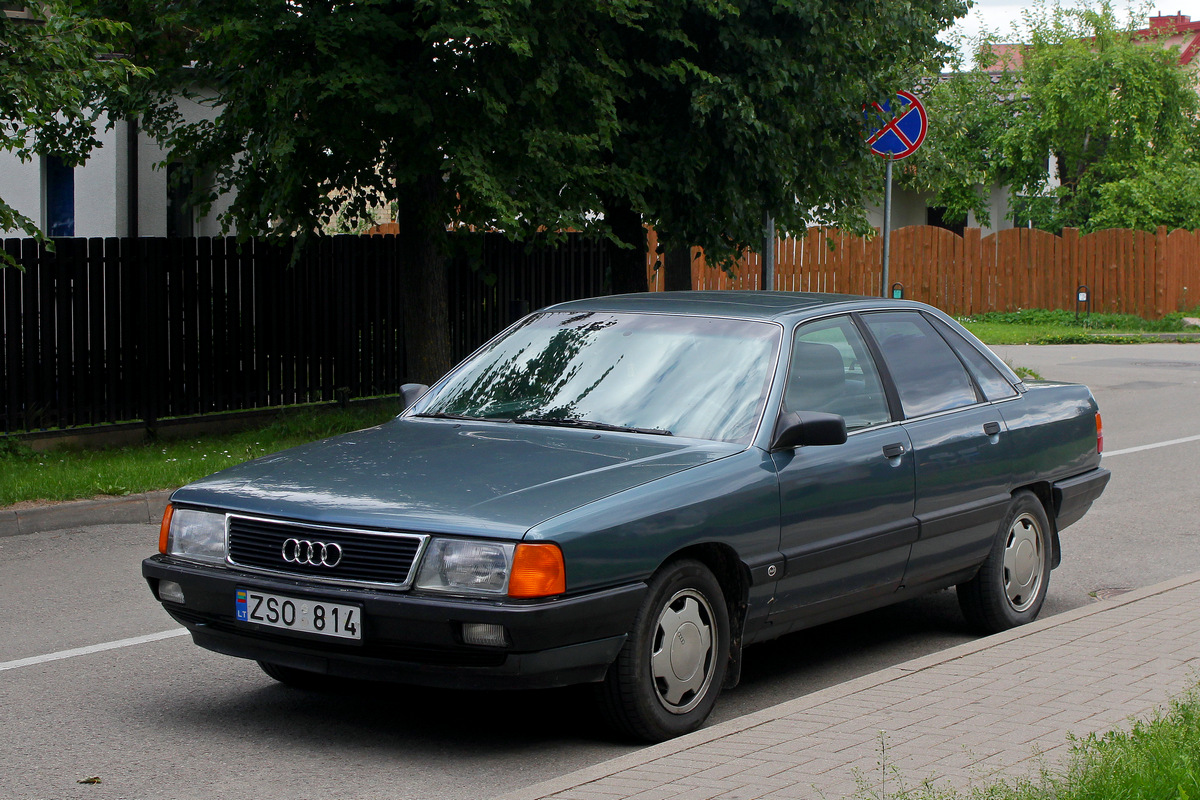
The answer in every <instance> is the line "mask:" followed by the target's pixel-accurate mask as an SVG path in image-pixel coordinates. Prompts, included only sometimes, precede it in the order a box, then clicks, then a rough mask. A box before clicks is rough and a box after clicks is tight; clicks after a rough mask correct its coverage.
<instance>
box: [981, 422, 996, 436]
mask: <svg viewBox="0 0 1200 800" xmlns="http://www.w3.org/2000/svg"><path fill="white" fill-rule="evenodd" d="M983 432H984V433H986V434H987V435H988V436H996V435H997V434H999V433H1000V423H999V422H988V423H985V424H984V426H983Z"/></svg>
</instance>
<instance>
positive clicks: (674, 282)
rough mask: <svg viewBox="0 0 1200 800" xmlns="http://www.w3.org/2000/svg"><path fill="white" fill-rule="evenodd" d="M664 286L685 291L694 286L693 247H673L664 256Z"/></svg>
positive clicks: (676, 290)
mask: <svg viewBox="0 0 1200 800" xmlns="http://www.w3.org/2000/svg"><path fill="white" fill-rule="evenodd" d="M663 288H664V289H666V290H667V291H668V292H685V291H687V290H689V289H691V288H692V248H690V247H673V248H670V249H668V250H667V253H666V255H664V256H663Z"/></svg>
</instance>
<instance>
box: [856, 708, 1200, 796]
mask: <svg viewBox="0 0 1200 800" xmlns="http://www.w3.org/2000/svg"><path fill="white" fill-rule="evenodd" d="M892 767H893V765H889V764H886V763H885V764H884V768H885V770H888V771H889V772H890V773H891V774H890V775H889V777H888V780H887V783H886V785H885V787H884V791H882V792H880V791H875V790H874V789H873V788H871V787H869V786H866V785H865V784H864V782H863V781H862V779H861V777H860V786H859V791H858V793H857V794H856V795H855V796H856V797H858V798H871V799H872V800H884V799H885V798H886V800H1197V798H1200V694H1198V693H1197V689H1196V688H1195V687H1193V688H1192V689H1191V690H1189V691H1188V692H1186V693H1185V694H1183V695H1182V696H1181V697H1178V698H1176V699H1174V700H1172V701H1171V702H1170V704H1169V705H1168V707H1167V708H1166V709H1160V710H1159V711H1157V712H1156V713H1155V714H1154V715H1153V716H1151V717H1150V718H1149V719H1145V720H1137V721H1134V722H1133V723H1132V724H1131V726H1130V727H1129V729H1128V730H1114V731H1109V732H1107V733H1103V734H1091V735H1089V736H1086V737H1083V738H1073V739H1072V744H1071V753H1070V756H1069V757H1068V758H1067V761H1066V763H1065V765H1064V766H1062V767H1061V768H1059V769H1049V768H1045V769H1043V770H1042V771H1041V773H1040V774H1039V775H1038V776H1037V777H1032V778H1019V779H1013V780H997V781H994V782H990V783H986V784H983V785H980V786H976V787H973V788H971V789H970V790H965V791H958V790H954V789H946V788H938V787H935V786H933V785H930V783H928V782H927V783H924V784H922V785H920V786H917V787H914V788H905V787H904V786H902V785H901V786H896V784H897V783H898V781H899V778H898V776H897V775H896V774H895V773H896V771H895V770H894V769H893V768H892ZM893 786H896V788H894V789H893V788H892V787H893Z"/></svg>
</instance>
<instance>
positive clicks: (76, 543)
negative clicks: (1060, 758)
mask: <svg viewBox="0 0 1200 800" xmlns="http://www.w3.org/2000/svg"><path fill="white" fill-rule="evenodd" d="M997 351H998V352H1000V354H1001V356H1002V357H1004V358H1005V359H1006V360H1008V361H1010V363H1014V364H1017V365H1021V366H1027V367H1031V368H1033V369H1036V370H1037V371H1038V372H1040V373H1041V374H1042V375H1043V376H1045V377H1046V378H1050V379H1062V380H1072V381H1083V382H1085V383H1088V384H1089V385H1090V386H1091V387H1092V388H1093V391H1094V392H1095V394H1096V396H1097V398H1098V399H1099V401H1100V404H1101V408H1102V411H1103V414H1104V421H1105V436H1106V441H1105V444H1106V458H1105V465H1106V466H1107V467H1108V468H1109V469H1111V470H1112V472H1113V480H1112V482H1111V483H1110V485H1109V488H1108V491H1107V492H1106V494H1105V495H1104V496H1103V497H1102V498H1101V499H1100V501H1099V502H1098V503H1097V504H1096V505H1095V507H1094V508H1093V509H1092V511H1091V513H1090V514H1089V515H1088V516H1087V517H1085V518H1084V520H1083V521H1081V522H1079V523H1078V524H1076V525H1075V526H1072V527H1071V528H1068V529H1067V530H1066V531H1064V532H1063V536H1062V538H1063V550H1064V561H1063V566H1062V567H1061V568H1060V569H1058V570H1056V571H1055V572H1054V575H1053V578H1052V580H1051V584H1050V596H1049V599H1048V601H1047V605H1046V608H1045V610H1044V611H1043V614H1054V613H1060V612H1062V611H1065V610H1067V609H1071V608H1075V607H1077V606H1080V605H1084V604H1086V603H1089V602H1093V599H1092V596H1091V595H1092V594H1093V593H1099V594H1101V595H1103V594H1106V593H1108V592H1111V591H1117V590H1121V589H1125V588H1132V587H1138V586H1144V585H1148V584H1152V583H1155V582H1158V581H1161V580H1164V579H1166V578H1170V577H1174V576H1177V575H1182V574H1186V573H1191V572H1196V571H1200V546H1198V545H1200V541H1198V538H1200V526H1197V524H1196V519H1195V515H1196V512H1197V509H1200V481H1197V480H1196V477H1195V476H1197V475H1198V474H1200V402H1198V394H1200V345H1178V344H1162V345H1142V346H1136V347H1134V346H1097V345H1088V346H1063V347H1044V348H1034V347H1009V348H997ZM1180 439H1183V440H1185V441H1182V442H1176V443H1174V444H1165V445H1163V444H1162V443H1164V442H1172V441H1175V440H1180ZM1153 445H1162V446H1153ZM1147 446H1151V447H1147ZM1143 447H1147V449H1137V448H1143ZM156 541H157V528H156V526H153V525H121V526H114V525H108V526H95V527H90V528H83V529H75V530H65V531H55V532H48V533H41V534H32V535H28V536H18V537H11V538H6V539H0V724H2V726H3V727H2V730H0V798H6V799H7V798H13V799H14V800H15V799H16V798H39V800H41V799H44V798H78V797H83V798H89V799H90V800H108V799H109V798H160V797H161V798H193V797H194V798H214V797H219V798H229V799H230V800H233V799H234V798H255V800H271V799H272V798H338V799H339V800H342V799H344V798H394V799H397V800H401V799H403V798H437V799H438V800H440V799H442V798H446V799H447V800H453V799H456V798H472V799H473V800H474V799H476V798H486V797H491V796H495V795H498V794H501V793H504V792H506V791H511V790H513V789H516V788H519V787H521V786H525V785H528V784H531V783H535V782H538V781H541V780H545V779H547V778H550V777H553V776H555V775H558V774H561V773H563V772H567V771H569V770H573V769H577V768H580V767H584V766H587V765H589V764H593V763H596V762H598V761H601V760H604V759H607V758H611V757H614V756H617V755H620V754H622V753H625V752H628V751H629V750H631V749H632V747H631V746H630V745H629V744H628V743H625V742H621V741H619V740H614V739H613V738H611V737H609V736H608V734H606V733H605V732H604V731H602V730H601V729H599V728H598V727H597V726H596V725H595V724H594V723H593V722H592V720H591V716H590V708H589V704H588V703H589V699H588V695H587V692H586V691H584V690H578V689H573V690H562V691H551V692H537V693H470V692H449V691H434V690H429V689H411V688H407V687H387V686H383V687H378V686H373V687H367V688H358V689H351V690H346V691H341V692H336V693H306V692H301V691H296V690H292V689H288V688H285V687H283V686H280V685H277V684H275V683H274V682H273V681H271V680H270V679H269V678H267V677H266V676H265V675H263V674H261V673H260V672H259V671H258V668H257V667H256V666H255V665H254V664H253V663H251V662H248V661H240V660H237V659H231V658H225V657H222V656H218V655H216V654H213V653H209V652H207V651H204V650H201V649H199V648H197V647H195V646H194V645H192V644H191V641H190V639H189V638H188V637H186V636H170V637H169V638H164V639H158V640H150V641H146V640H141V639H139V638H138V637H144V636H147V635H151V634H160V633H164V632H165V633H167V634H170V633H171V632H173V631H175V630H177V629H176V628H175V626H174V625H173V623H172V622H171V620H170V619H169V618H168V617H167V616H166V614H165V613H164V612H163V611H162V610H161V608H159V607H158V605H157V604H156V603H154V602H153V601H152V600H151V598H150V594H149V592H148V591H147V589H146V587H145V585H144V583H143V582H142V579H141V577H140V574H139V566H138V565H139V562H140V560H141V558H142V557H144V556H145V555H147V554H148V553H150V552H152V551H153V550H154V548H155V546H156ZM969 638H971V637H970V635H969V634H968V633H967V632H966V630H965V629H964V625H963V622H962V620H961V618H960V616H959V614H958V609H957V603H956V601H955V598H954V594H953V592H941V593H939V594H937V595H933V596H931V597H926V598H922V599H919V600H915V601H911V602H909V603H906V604H903V605H900V606H896V607H893V608H891V609H884V610H882V611H878V612H874V613H871V614H866V615H863V616H860V617H857V618H855V619H852V620H849V621H846V622H842V623H837V624H833V625H826V626H823V627H821V628H818V629H815V630H812V631H807V632H802V633H799V634H795V635H792V636H789V637H786V638H784V639H781V640H779V641H776V642H772V643H768V644H764V645H759V646H756V647H753V648H750V649H749V650H748V652H747V655H746V666H745V674H744V678H743V683H742V685H741V686H740V687H738V688H737V689H736V690H734V691H732V692H729V693H727V694H726V695H725V696H723V697H722V699H721V702H720V703H719V704H718V707H717V711H716V713H715V714H714V721H719V720H723V719H729V718H732V717H735V716H739V715H741V714H745V713H748V712H750V711H754V710H757V709H760V708H764V707H766V706H769V705H773V704H775V703H777V702H781V701H783V700H787V699H791V698H793V697H797V696H800V695H803V694H805V693H808V692H812V691H815V690H817V689H820V688H823V687H825V686H829V685H832V684H836V683H839V682H841V681H845V680H848V679H850V678H852V677H855V676H858V675H862V674H865V673H869V672H872V671H875V670H877V669H880V668H882V667H885V666H889V665H892V664H896V663H900V662H902V661H906V660H908V659H911V658H914V657H917V656H919V655H922V654H926V653H930V652H934V651H937V650H941V649H944V648H946V647H949V646H951V645H954V644H957V643H960V642H963V641H967V640H968V639H969ZM127 640H133V641H132V642H130V641H127ZM111 643H119V644H121V645H122V646H119V647H114V648H112V649H105V650H99V651H96V652H87V653H83V654H77V655H69V656H68V657H61V656H63V654H64V653H67V652H69V651H71V650H74V649H77V648H89V647H94V646H98V645H107V644H111ZM867 766H872V765H867ZM93 777H98V778H99V779H100V782H99V783H93V784H81V783H78V781H81V780H84V779H88V778H93Z"/></svg>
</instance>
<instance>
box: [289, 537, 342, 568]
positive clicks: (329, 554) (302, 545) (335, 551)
mask: <svg viewBox="0 0 1200 800" xmlns="http://www.w3.org/2000/svg"><path fill="white" fill-rule="evenodd" d="M283 560H284V561H286V562H288V563H289V564H308V565H309V566H311V567H336V566H337V565H338V564H340V563H342V546H341V545H340V544H335V543H333V542H330V543H329V544H325V542H309V541H306V540H304V539H288V540H287V541H286V542H284V543H283Z"/></svg>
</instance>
